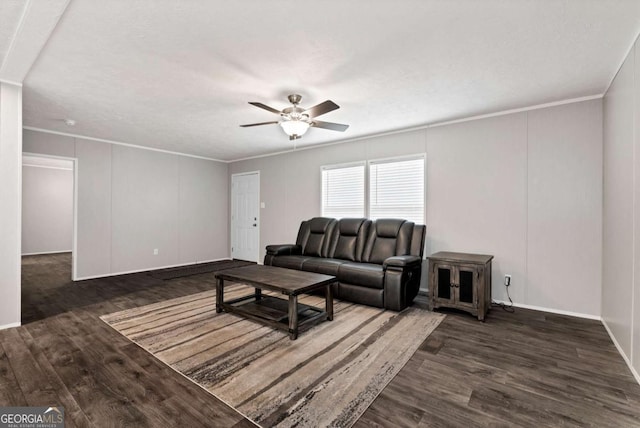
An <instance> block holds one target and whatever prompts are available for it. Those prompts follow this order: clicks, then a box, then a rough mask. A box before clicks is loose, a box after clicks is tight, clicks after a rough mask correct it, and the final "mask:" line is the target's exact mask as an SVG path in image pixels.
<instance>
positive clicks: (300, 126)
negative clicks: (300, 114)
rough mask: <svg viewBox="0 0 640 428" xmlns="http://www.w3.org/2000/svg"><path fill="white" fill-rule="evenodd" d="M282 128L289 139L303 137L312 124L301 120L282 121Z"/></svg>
mask: <svg viewBox="0 0 640 428" xmlns="http://www.w3.org/2000/svg"><path fill="white" fill-rule="evenodd" d="M280 126H281V127H282V130H283V131H284V132H285V133H286V134H287V135H288V136H289V137H293V136H297V137H301V136H303V135H304V134H305V132H307V130H308V129H309V126H311V123H309V122H306V121H304V120H299V119H289V120H283V121H281V122H280Z"/></svg>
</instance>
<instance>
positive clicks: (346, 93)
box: [0, 0, 640, 160]
mask: <svg viewBox="0 0 640 428" xmlns="http://www.w3.org/2000/svg"><path fill="white" fill-rule="evenodd" d="M639 30H640V1H637V0H626V1H625V0H563V1H559V0H509V1H505V0H482V1H480V0H455V1H444V0H438V1H435V0H405V1H402V2H398V1H393V2H392V1H370V0H369V1H365V0H350V1H338V0H328V1H323V2H300V1H293V0H273V1H264V0H239V1H234V2H225V1H205V0H191V1H188V2H176V1H173V0H171V1H169V0H138V1H129V0H110V1H98V0H73V1H71V3H70V4H69V6H68V7H67V9H66V12H65V13H64V15H63V16H62V19H61V20H60V22H59V23H58V25H57V27H56V29H55V30H54V32H53V34H52V36H51V38H50V40H49V41H48V43H47V45H46V46H45V48H44V49H43V51H42V52H41V54H40V56H39V58H38V60H37V61H36V63H35V64H34V66H33V68H32V69H31V71H30V72H29V74H28V75H27V78H26V79H25V82H24V122H25V126H30V127H35V128H43V129H48V130H54V131H59V132H68V133H74V134H79V135H85V136H89V137H94V138H102V139H108V140H113V141H119V142H123V143H129V144H136V145H144V146H149V147H154V148H158V149H164V150H170V151H176V152H182V153H188V154H193V155H199V156H205V157H210V158H215V159H221V160H233V159H239V158H244V157H248V156H253V155H259V154H265V153H271V152H277V151H282V150H288V149H291V148H292V143H291V142H290V141H289V140H288V139H287V137H286V135H285V134H284V133H283V132H282V130H281V129H280V128H279V127H278V126H276V125H271V126H263V127H255V128H240V127H239V126H238V125H240V124H243V123H251V122H263V121H269V120H276V119H277V116H275V115H273V114H271V113H269V112H267V111H264V110H261V109H258V108H256V107H253V106H251V105H249V104H247V102H248V101H259V102H263V103H265V104H268V105H270V106H272V107H275V108H278V109H281V108H283V107H285V106H286V105H287V103H286V95H287V94H289V93H300V94H302V96H303V99H302V103H301V104H302V106H304V107H310V106H312V105H315V104H317V103H320V102H322V101H324V100H326V99H331V100H333V101H335V102H336V103H337V104H339V105H340V106H341V108H340V109H339V110H336V111H334V112H331V113H328V114H326V115H324V116H322V117H321V119H322V120H325V121H332V122H339V123H347V124H350V125H351V126H350V128H349V129H348V130H347V132H345V133H338V132H332V131H328V130H322V129H313V128H312V129H310V130H309V132H308V133H307V134H306V135H305V136H304V137H303V138H302V139H301V140H298V141H297V142H296V143H297V145H298V147H300V146H305V145H316V144H321V143H327V142H334V141H340V140H344V139H351V138H355V137H360V136H365V135H372V134H376V133H381V132H385V131H391V130H397V129H402V128H409V127H415V126H420V125H425V124H430V123H436V122H441V121H446V120H452V119H457V118H462V117H468V116H472V115H477V114H484V113H490V112H496V111H501V110H505V109H511V108H519V107H526V106H531V105H536V104H541V103H547V102H553V101H558V100H565V99H571V98H576V97H582V96H589V95H597V94H602V93H603V92H604V91H605V90H606V88H607V86H608V84H609V82H610V81H611V79H612V78H613V76H614V74H615V72H616V70H617V68H618V67H619V65H620V63H621V61H622V59H623V58H624V56H625V55H626V53H627V51H628V49H629V47H630V46H631V45H632V43H633V41H634V38H635V37H636V35H637V34H638V31H639ZM1 35H2V33H0V36H1ZM0 47H1V42H0ZM65 118H72V119H75V120H76V121H77V125H76V126H75V127H73V128H70V127H68V126H66V125H65V124H64V122H63V119H65Z"/></svg>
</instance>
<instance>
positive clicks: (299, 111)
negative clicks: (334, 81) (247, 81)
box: [240, 94, 349, 140]
mask: <svg viewBox="0 0 640 428" xmlns="http://www.w3.org/2000/svg"><path fill="white" fill-rule="evenodd" d="M288 99H289V102H290V103H291V104H293V106H292V107H287V108H285V109H284V110H282V111H279V110H276V109H274V108H272V107H269V106H267V105H264V104H262V103H258V102H249V104H251V105H254V106H256V107H260V108H261V109H265V110H267V111H270V112H271V113H275V114H279V115H280V117H281V120H279V121H278V120H273V121H271V122H260V123H250V124H247V125H240V126H241V127H243V128H246V127H249V126H260V125H271V124H275V123H278V124H280V126H281V127H282V129H283V130H284V132H285V133H286V134H287V135H288V136H289V140H296V139H298V138H300V137H302V136H303V135H304V133H305V132H307V130H308V129H309V128H310V127H314V128H323V129H330V130H332V131H340V132H344V131H346V130H347V128H348V127H349V125H343V124H341V123H333V122H323V121H320V120H315V118H316V117H318V116H320V115H323V114H325V113H329V112H330V111H333V110H337V109H339V108H340V106H339V105H338V104H336V103H334V102H333V101H331V100H327V101H325V102H323V103H320V104H318V105H316V106H313V107H311V108H308V109H304V108H302V107H299V106H298V104H299V103H300V100H301V99H302V96H301V95H298V94H291V95H289V96H288Z"/></svg>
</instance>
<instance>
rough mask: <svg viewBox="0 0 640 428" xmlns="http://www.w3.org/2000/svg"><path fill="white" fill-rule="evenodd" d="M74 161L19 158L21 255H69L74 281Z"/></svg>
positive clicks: (33, 156) (38, 157)
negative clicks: (20, 166) (20, 162)
mask: <svg viewBox="0 0 640 428" xmlns="http://www.w3.org/2000/svg"><path fill="white" fill-rule="evenodd" d="M76 183H77V160H76V159H75V158H66V157H59V156H49V155H41V154H32V153H24V154H23V156H22V255H23V256H30V255H44V254H56V253H71V279H72V280H75V279H76V234H77V221H76V217H77V191H76V189H77V184H76Z"/></svg>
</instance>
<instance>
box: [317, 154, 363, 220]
mask: <svg viewBox="0 0 640 428" xmlns="http://www.w3.org/2000/svg"><path fill="white" fill-rule="evenodd" d="M364 167H365V164H364V163H360V164H352V165H344V166H334V167H323V168H322V215H323V216H324V217H334V218H343V217H365V212H364V211H365V210H364V195H365V191H364V172H365V168H364Z"/></svg>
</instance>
